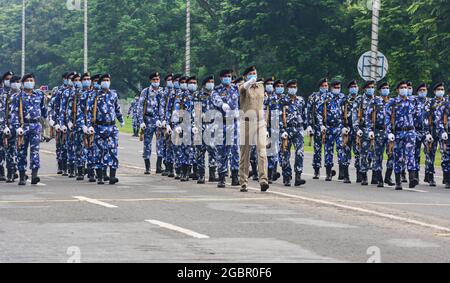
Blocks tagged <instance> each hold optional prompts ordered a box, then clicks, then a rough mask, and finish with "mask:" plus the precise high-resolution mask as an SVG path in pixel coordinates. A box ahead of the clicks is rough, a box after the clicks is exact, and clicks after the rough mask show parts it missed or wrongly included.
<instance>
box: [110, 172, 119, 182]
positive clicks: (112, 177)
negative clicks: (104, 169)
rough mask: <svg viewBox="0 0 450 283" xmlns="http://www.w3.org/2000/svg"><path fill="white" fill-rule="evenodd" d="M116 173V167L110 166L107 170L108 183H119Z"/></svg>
mask: <svg viewBox="0 0 450 283" xmlns="http://www.w3.org/2000/svg"><path fill="white" fill-rule="evenodd" d="M116 174H117V169H113V168H111V169H110V170H109V175H110V176H109V184H110V185H115V184H117V183H119V179H118V178H117V177H116Z"/></svg>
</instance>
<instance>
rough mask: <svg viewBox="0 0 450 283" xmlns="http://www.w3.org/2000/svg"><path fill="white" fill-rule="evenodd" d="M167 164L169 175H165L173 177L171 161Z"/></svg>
mask: <svg viewBox="0 0 450 283" xmlns="http://www.w3.org/2000/svg"><path fill="white" fill-rule="evenodd" d="M167 164H168V165H169V175H167V177H169V178H175V174H174V171H173V170H174V169H173V163H167Z"/></svg>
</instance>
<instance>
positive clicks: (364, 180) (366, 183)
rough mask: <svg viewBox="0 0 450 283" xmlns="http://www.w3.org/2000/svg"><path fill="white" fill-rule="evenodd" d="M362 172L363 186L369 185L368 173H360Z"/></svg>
mask: <svg viewBox="0 0 450 283" xmlns="http://www.w3.org/2000/svg"><path fill="white" fill-rule="evenodd" d="M360 174H361V186H368V185H369V181H368V179H367V173H360Z"/></svg>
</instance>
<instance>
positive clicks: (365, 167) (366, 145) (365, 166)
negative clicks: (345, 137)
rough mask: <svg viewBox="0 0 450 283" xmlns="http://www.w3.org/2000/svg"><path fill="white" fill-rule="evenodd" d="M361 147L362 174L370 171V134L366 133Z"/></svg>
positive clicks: (360, 162)
mask: <svg viewBox="0 0 450 283" xmlns="http://www.w3.org/2000/svg"><path fill="white" fill-rule="evenodd" d="M360 140H361V147H360V148H359V154H360V155H359V170H360V172H361V173H367V172H368V171H369V156H370V155H369V153H370V150H371V149H370V144H371V142H370V139H369V135H368V133H364V135H363V136H362V137H361V139H360Z"/></svg>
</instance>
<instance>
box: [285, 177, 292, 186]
mask: <svg viewBox="0 0 450 283" xmlns="http://www.w3.org/2000/svg"><path fill="white" fill-rule="evenodd" d="M283 184H284V186H285V187H290V186H292V185H291V177H286V176H284V177H283Z"/></svg>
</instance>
